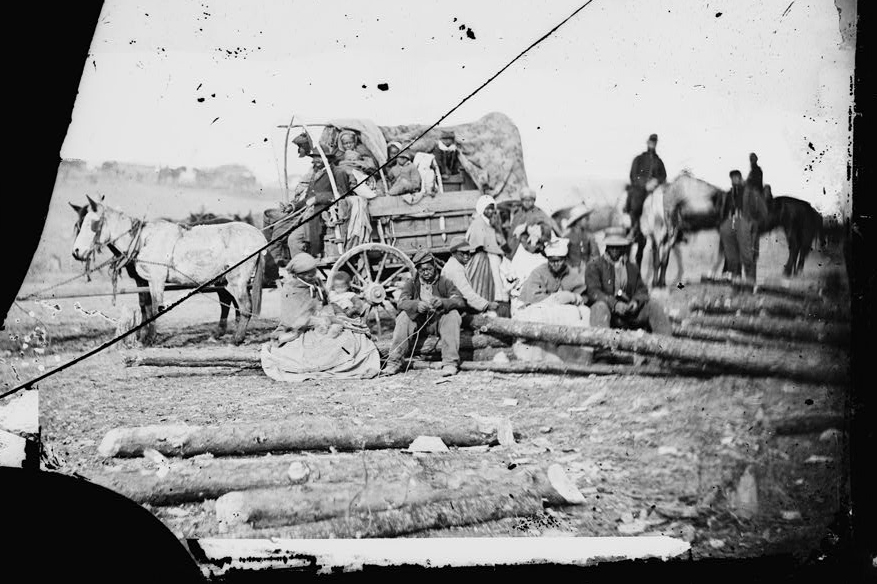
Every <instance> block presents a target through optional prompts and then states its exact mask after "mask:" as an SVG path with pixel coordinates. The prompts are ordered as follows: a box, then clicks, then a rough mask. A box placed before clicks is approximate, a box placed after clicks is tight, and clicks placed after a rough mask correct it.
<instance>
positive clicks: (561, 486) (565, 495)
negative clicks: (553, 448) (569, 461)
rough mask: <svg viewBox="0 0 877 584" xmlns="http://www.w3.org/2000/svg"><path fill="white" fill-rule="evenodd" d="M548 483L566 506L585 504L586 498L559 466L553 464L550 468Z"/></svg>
mask: <svg viewBox="0 0 877 584" xmlns="http://www.w3.org/2000/svg"><path fill="white" fill-rule="evenodd" d="M548 482H549V484H550V485H551V487H552V488H553V489H554V490H555V491H556V492H557V494H558V495H559V496H560V498H561V499H563V501H565V502H566V504H568V505H584V504H585V496H584V495H582V493H581V491H579V489H578V487H576V484H575V483H574V482H573V481H572V480H571V479H570V478H569V477H568V476H567V474H566V472H565V471H564V470H563V467H561V466H560V465H559V464H552V465H551V466H549V467H548Z"/></svg>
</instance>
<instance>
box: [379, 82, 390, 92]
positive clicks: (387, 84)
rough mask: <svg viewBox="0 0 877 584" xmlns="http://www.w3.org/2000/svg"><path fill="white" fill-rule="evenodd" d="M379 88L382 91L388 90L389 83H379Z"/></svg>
mask: <svg viewBox="0 0 877 584" xmlns="http://www.w3.org/2000/svg"><path fill="white" fill-rule="evenodd" d="M378 89H380V90H381V91H388V90H389V89H390V84H389V83H378Z"/></svg>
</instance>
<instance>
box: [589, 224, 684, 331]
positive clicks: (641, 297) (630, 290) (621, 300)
mask: <svg viewBox="0 0 877 584" xmlns="http://www.w3.org/2000/svg"><path fill="white" fill-rule="evenodd" d="M605 233H606V238H605V239H604V241H603V245H604V246H605V248H606V251H605V252H604V253H603V255H601V256H598V257H596V258H594V259H592V260H591V261H590V262H588V265H587V268H586V269H585V282H586V283H587V286H588V298H589V300H590V302H591V326H594V327H602V328H625V329H646V330H649V331H650V332H653V333H656V334H662V335H670V334H672V329H671V327H670V320H669V318H668V317H667V313H666V311H665V310H664V307H663V306H661V304H660V303H659V302H658V301H657V300H654V299H650V298H649V290H648V288H646V284H645V282H643V279H642V276H640V271H639V266H638V265H637V264H636V263H633V262H630V261H628V258H627V256H628V250H629V248H630V245H631V240H630V238H629V237H628V236H627V235H625V232H624V229H623V228H620V227H619V228H609V229H607V230H606V232H605Z"/></svg>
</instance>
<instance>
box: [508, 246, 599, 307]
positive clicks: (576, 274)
mask: <svg viewBox="0 0 877 584" xmlns="http://www.w3.org/2000/svg"><path fill="white" fill-rule="evenodd" d="M542 253H543V255H545V257H546V259H547V260H548V262H547V263H545V264H542V265H540V266H538V267H536V268H535V269H534V270H533V271H532V272H531V273H530V277H528V278H527V280H526V281H525V282H524V285H523V286H522V287H521V295H520V297H519V299H520V301H521V304H522V305H523V306H524V307H525V308H526V307H530V306H533V305H537V304H540V305H542V306H543V307H544V308H547V309H553V308H554V307H558V306H569V307H574V308H576V310H574V311H566V310H564V311H560V312H563V313H564V314H565V316H566V318H570V317H572V316H573V314H572V313H573V312H575V313H576V314H575V317H576V320H578V319H587V317H588V314H587V312H588V309H587V307H586V304H587V303H586V301H585V298H584V296H583V294H584V292H585V277H584V275H583V274H582V273H581V272H580V271H579V270H578V269H576V268H575V267H573V266H570V263H569V240H568V239H565V238H559V239H555V240H553V241H551V242H550V243H548V244H547V245H546V246H545V249H544V250H543V252H542ZM582 310H583V311H584V316H582V315H581V312H582ZM555 312H557V311H555Z"/></svg>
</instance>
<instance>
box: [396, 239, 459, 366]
mask: <svg viewBox="0 0 877 584" xmlns="http://www.w3.org/2000/svg"><path fill="white" fill-rule="evenodd" d="M413 261H414V265H415V266H416V268H417V275H416V276H415V277H414V278H411V279H409V280H407V281H406V282H405V284H404V285H403V287H402V292H401V295H400V297H399V302H398V307H399V309H400V312H399V315H398V316H397V317H396V327H395V329H394V330H393V346H392V347H391V349H390V354H389V357H388V358H387V363H386V365H384V370H383V371H382V375H395V374H396V373H398V372H399V371H400V370H401V369H402V362H403V360H404V359H405V358H406V357H408V353H409V348H410V347H411V344H412V342H413V344H414V350H415V351H416V350H417V349H418V348H419V345H420V344H422V343H423V341H424V340H426V337H427V336H428V335H429V334H435V330H436V329H437V332H438V336H439V338H440V339H441V342H442V370H441V375H442V377H449V376H451V375H456V374H457V371H459V363H460V326H461V325H462V322H463V319H462V317H461V316H460V312H461V311H462V310H464V309H465V308H466V301H465V300H464V299H463V295H462V294H461V293H460V291H459V290H457V287H456V286H454V284H453V282H451V281H450V280H448V279H447V278H444V277H442V276H441V275H439V273H438V270H437V269H436V265H435V256H433V255H432V252H429V251H427V250H420V251H418V252H417V254H416V255H415V256H414V260H413Z"/></svg>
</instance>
